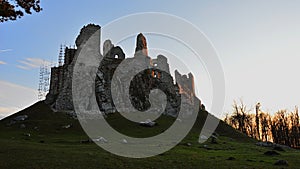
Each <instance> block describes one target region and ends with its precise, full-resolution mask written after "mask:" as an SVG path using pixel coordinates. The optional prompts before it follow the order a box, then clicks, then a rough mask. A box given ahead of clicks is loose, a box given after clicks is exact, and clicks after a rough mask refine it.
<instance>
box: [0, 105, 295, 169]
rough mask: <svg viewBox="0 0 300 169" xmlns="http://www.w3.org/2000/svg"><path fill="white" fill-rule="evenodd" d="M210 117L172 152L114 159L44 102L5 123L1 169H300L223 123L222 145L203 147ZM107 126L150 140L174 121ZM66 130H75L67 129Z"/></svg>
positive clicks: (288, 155)
mask: <svg viewBox="0 0 300 169" xmlns="http://www.w3.org/2000/svg"><path fill="white" fill-rule="evenodd" d="M19 115H28V119H27V120H25V121H21V122H18V123H16V124H13V125H10V126H7V124H8V123H9V122H10V121H11V119H13V118H15V117H17V116H19ZM206 115H207V112H200V113H199V115H198V117H197V122H196V123H195V125H194V127H193V129H192V130H191V132H190V133H189V135H188V136H187V137H186V138H185V139H184V140H183V141H182V142H181V143H180V144H179V145H177V146H176V147H175V148H173V149H172V150H170V151H168V152H166V153H163V154H161V155H158V156H155V157H151V158H146V159H130V158H124V157H119V156H116V155H113V154H110V153H108V152H106V151H104V150H103V149H101V148H100V147H98V146H97V145H96V144H94V143H81V142H80V141H82V140H88V136H87V135H86V134H85V133H84V132H83V130H82V128H81V126H80V124H79V123H78V121H77V120H74V119H72V118H70V117H69V116H68V115H67V114H66V113H62V112H53V111H52V110H51V109H50V108H49V107H48V106H47V105H45V104H44V103H43V102H38V103H36V104H34V105H32V106H30V107H28V108H27V109H24V110H22V111H20V112H18V113H16V114H14V115H12V116H10V117H8V118H5V119H3V120H1V122H0V145H1V147H0V168H1V169H6V168H8V169H14V168H30V169H32V168H51V169H52V168H62V169H66V168H78V169H79V168H299V167H298V162H300V160H299V159H300V153H299V151H296V150H291V149H285V150H284V151H278V153H279V155H276V156H267V155H264V153H265V152H266V151H270V150H272V149H271V148H264V147H258V146H256V145H255V142H256V141H255V140H253V139H250V138H248V137H246V136H245V135H243V134H241V133H239V132H236V131H235V130H234V129H232V128H231V127H230V126H228V125H226V124H224V123H223V122H221V123H220V124H219V126H218V128H217V130H216V132H217V133H218V134H219V135H220V136H219V137H218V139H217V144H213V143H211V140H210V139H209V140H208V141H207V142H206V143H203V144H199V143H198V142H197V141H198V137H199V133H200V130H201V128H202V126H203V123H204V120H205V118H206ZM107 121H108V122H109V123H110V124H111V126H112V127H114V128H115V129H117V130H118V131H120V132H121V133H124V134H127V135H130V136H135V137H148V136H153V135H156V134H157V133H160V132H161V131H163V130H165V129H167V128H168V127H169V126H170V125H171V124H172V123H173V121H174V119H173V118H171V117H168V116H162V117H160V118H159V119H158V120H157V122H158V124H159V125H157V126H155V127H153V128H146V127H142V126H139V125H138V124H136V123H133V122H129V121H127V120H125V119H124V118H122V117H120V115H119V114H113V115H110V116H108V117H107ZM66 125H71V127H70V128H63V126H66ZM24 127H25V128H24ZM29 134H30V136H29ZM277 160H287V161H288V164H289V165H288V166H275V165H274V163H275V162H276V161H277Z"/></svg>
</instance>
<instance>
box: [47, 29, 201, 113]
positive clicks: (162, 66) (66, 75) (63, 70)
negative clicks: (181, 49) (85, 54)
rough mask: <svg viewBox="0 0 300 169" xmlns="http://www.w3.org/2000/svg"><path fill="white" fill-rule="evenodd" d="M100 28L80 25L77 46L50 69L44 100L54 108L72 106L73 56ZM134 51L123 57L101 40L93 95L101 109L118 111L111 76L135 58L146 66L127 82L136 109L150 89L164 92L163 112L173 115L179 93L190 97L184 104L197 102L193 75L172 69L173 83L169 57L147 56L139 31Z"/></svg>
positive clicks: (143, 107)
mask: <svg viewBox="0 0 300 169" xmlns="http://www.w3.org/2000/svg"><path fill="white" fill-rule="evenodd" d="M99 29H100V26H97V25H94V24H89V25H87V26H85V27H83V28H82V29H81V31H80V35H79V36H78V37H77V38H76V46H77V49H76V48H65V55H64V65H63V66H60V67H53V68H52V69H51V82H50V91H49V94H48V95H47V97H46V103H48V104H50V105H51V106H52V107H53V108H54V109H56V110H60V111H61V110H73V102H72V90H71V87H72V73H73V67H74V58H75V59H76V57H77V55H78V54H79V52H80V50H81V48H82V45H83V44H84V42H86V41H87V40H88V38H89V37H90V36H91V35H92V34H93V33H95V32H96V31H97V30H99ZM99 38H100V37H99ZM99 45H100V44H99ZM135 51H136V52H135V54H134V58H125V54H124V52H123V50H122V48H121V47H119V46H114V45H113V44H112V42H111V41H110V40H106V41H105V42H104V43H103V60H102V62H101V64H100V66H99V69H98V72H97V78H96V81H95V92H96V98H97V102H98V105H99V108H100V110H101V111H104V112H105V113H114V112H116V111H117V110H116V108H115V106H114V101H113V99H112V96H111V80H112V77H113V75H114V72H115V70H116V68H117V67H118V66H119V64H120V63H121V62H122V61H123V60H125V59H126V60H127V61H129V62H131V61H134V60H135V59H138V61H139V63H140V64H138V65H137V66H141V67H145V66H146V67H147V68H148V69H146V70H144V71H142V72H140V73H138V74H137V75H136V76H135V77H134V78H133V80H132V81H131V83H130V89H129V91H130V99H131V103H132V105H133V106H134V107H135V108H136V109H138V110H141V111H143V110H146V109H148V108H149V107H150V106H151V105H150V102H149V94H150V91H151V90H152V89H160V90H162V91H163V92H164V93H165V94H166V95H167V101H168V102H167V106H166V109H165V112H164V113H165V114H169V115H172V116H176V114H177V113H178V111H179V110H180V104H181V99H180V98H181V95H186V96H187V97H188V98H189V101H188V102H187V103H184V104H192V103H193V102H194V101H199V102H200V100H199V99H198V98H196V99H195V91H194V90H195V89H194V77H193V75H192V74H191V73H190V74H188V76H186V75H181V74H180V73H179V72H178V71H175V79H176V83H175V82H174V79H173V77H172V76H171V75H170V68H169V64H168V59H167V58H166V57H165V56H163V55H158V56H157V58H156V59H151V58H150V57H149V56H148V50H147V41H146V38H145V37H144V35H143V34H141V33H140V34H139V35H138V36H137V40H136V48H135ZM118 80H119V81H120V83H122V81H127V80H128V81H129V80H130V79H118ZM120 97H121V96H120Z"/></svg>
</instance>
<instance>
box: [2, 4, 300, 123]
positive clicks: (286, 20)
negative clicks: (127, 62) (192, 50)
mask: <svg viewBox="0 0 300 169" xmlns="http://www.w3.org/2000/svg"><path fill="white" fill-rule="evenodd" d="M41 5H42V7H43V11H42V12H40V13H34V14H33V15H27V16H25V17H23V18H21V19H19V20H17V21H10V22H6V23H1V24H0V72H1V73H0V118H1V117H4V116H6V115H8V114H11V113H13V112H16V111H17V110H20V109H22V108H24V107H26V106H28V105H30V104H32V103H34V102H35V101H36V100H37V92H36V89H37V87H38V73H39V65H40V64H41V63H43V60H46V62H51V61H53V62H54V61H56V60H57V56H58V52H59V46H60V44H66V45H74V41H75V38H76V36H77V35H78V33H79V31H80V28H81V27H82V26H84V25H86V24H88V23H96V24H99V25H105V24H107V23H109V22H111V21H112V20H114V19H117V18H119V17H122V16H125V15H128V14H133V13H137V12H164V13H169V14H173V15H176V16H179V17H181V18H184V19H186V20H188V21H190V22H191V23H193V24H194V25H196V26H197V27H198V28H199V29H200V30H202V31H203V32H204V33H205V34H206V35H207V37H208V38H209V39H210V40H211V42H212V43H213V44H214V46H215V48H216V49H217V51H218V54H219V57H220V60H221V62H222V65H223V69H224V74H225V80H226V101H225V105H224V112H230V111H231V109H232V108H231V104H232V102H233V100H234V99H235V100H238V99H240V98H241V99H242V100H243V101H244V102H245V104H246V105H248V107H249V108H250V107H253V106H254V104H255V103H256V102H258V101H259V102H261V104H262V109H263V110H265V111H269V112H271V113H273V112H275V111H276V110H278V109H285V108H287V109H290V110H291V109H293V108H294V106H295V105H298V106H300V95H299V94H300V89H299V86H300V76H298V73H299V72H300V67H299V63H300V62H299V61H300V59H299V55H300V51H299V47H298V45H300V33H299V30H300V20H299V18H300V12H299V8H300V1H296V0H294V1H292V0H291V1H288V2H287V1H277V0H272V1H260V0H247V1H239V0H227V1H209V0H207V1H199V0H194V1H175V0H165V1H159V0H152V1H132V0H128V1H125V0H120V1H108V0H107V1H103V2H100V1H98V0H87V1H78V2H76V1H71V0H65V1H59V2H58V1H55V2H54V1H46V0H41ZM133 26H134V25H133ZM152 42H155V40H152ZM149 43H150V44H151V39H150V40H149ZM133 44H134V43H133ZM150 44H149V45H150ZM132 48H134V46H132ZM187 66H190V65H187ZM192 66H196V65H192ZM203 83H204V82H203ZM206 83H207V82H206ZM196 85H197V86H198V88H199V90H200V92H199V97H200V98H201V99H202V100H203V102H204V103H206V104H207V105H208V107H209V105H210V101H211V100H210V99H211V98H210V97H209V96H208V95H209V92H206V91H208V90H210V89H209V86H206V87H207V88H206V87H205V85H203V87H201V81H199V80H198V81H197V82H196Z"/></svg>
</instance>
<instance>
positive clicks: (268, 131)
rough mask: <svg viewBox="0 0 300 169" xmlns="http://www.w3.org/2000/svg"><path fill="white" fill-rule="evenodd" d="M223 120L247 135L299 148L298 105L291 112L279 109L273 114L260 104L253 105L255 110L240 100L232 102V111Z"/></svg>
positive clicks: (299, 125)
mask: <svg viewBox="0 0 300 169" xmlns="http://www.w3.org/2000/svg"><path fill="white" fill-rule="evenodd" d="M224 121H225V122H226V123H227V124H228V125H230V126H232V127H233V128H235V129H237V130H239V131H240V132H242V133H245V134H247V135H248V136H250V137H252V138H255V139H257V140H261V141H266V142H267V141H271V142H274V143H277V144H282V145H287V146H290V147H294V148H300V124H299V113H298V107H295V109H294V110H293V111H291V112H289V111H287V110H279V111H277V112H276V113H275V114H274V115H270V114H269V113H268V112H263V111H262V110H261V104H260V103H257V104H256V105H255V112H254V113H253V112H251V109H247V107H246V105H245V104H244V103H243V102H242V101H240V103H239V104H238V103H237V102H236V101H234V103H233V112H232V113H231V114H230V115H229V114H227V115H226V117H225V119H224Z"/></svg>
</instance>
